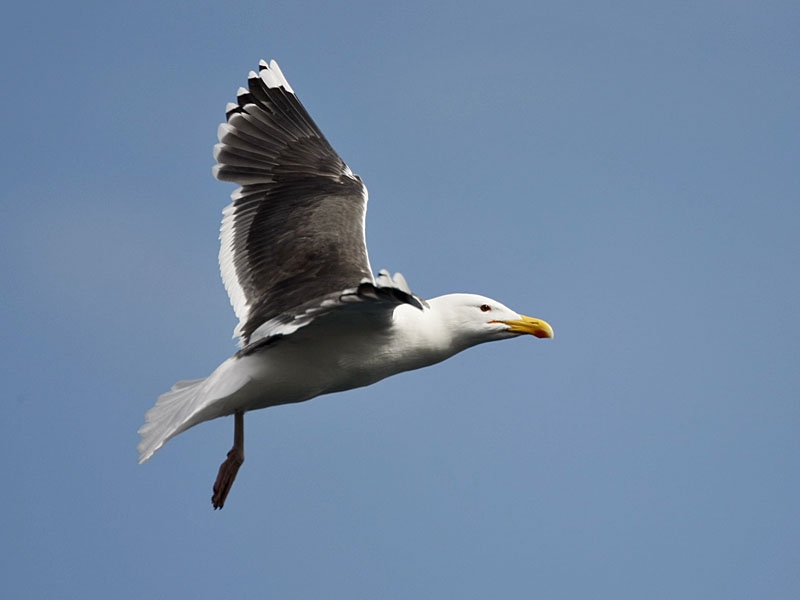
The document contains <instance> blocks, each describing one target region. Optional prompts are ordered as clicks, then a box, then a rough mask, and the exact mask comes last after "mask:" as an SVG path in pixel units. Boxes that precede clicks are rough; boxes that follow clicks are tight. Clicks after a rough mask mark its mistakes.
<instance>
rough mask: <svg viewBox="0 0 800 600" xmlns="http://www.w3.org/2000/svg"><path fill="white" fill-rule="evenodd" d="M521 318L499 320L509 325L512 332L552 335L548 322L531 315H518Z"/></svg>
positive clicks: (539, 335)
mask: <svg viewBox="0 0 800 600" xmlns="http://www.w3.org/2000/svg"><path fill="white" fill-rule="evenodd" d="M520 316H521V317H522V318H521V319H519V320H518V321H517V320H511V321H500V322H501V323H505V324H506V325H508V327H509V331H511V332H512V333H529V334H531V335H533V336H536V337H537V338H552V337H553V336H554V333H553V328H552V327H550V323H548V322H547V321H542V320H541V319H534V318H533V317H526V316H525V315H520Z"/></svg>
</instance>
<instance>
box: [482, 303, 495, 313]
mask: <svg viewBox="0 0 800 600" xmlns="http://www.w3.org/2000/svg"><path fill="white" fill-rule="evenodd" d="M490 310H492V307H491V306H489V305H488V304H481V311H483V312H489V311H490Z"/></svg>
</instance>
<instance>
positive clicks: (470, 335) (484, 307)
mask: <svg viewBox="0 0 800 600" xmlns="http://www.w3.org/2000/svg"><path fill="white" fill-rule="evenodd" d="M429 304H430V305H431V309H432V310H434V311H435V312H436V313H438V318H439V319H440V320H441V323H442V325H443V326H444V327H445V328H446V329H447V330H448V332H449V334H450V336H451V339H452V342H453V345H454V346H456V347H458V350H463V349H466V348H469V347H470V346H474V345H476V344H482V343H483V342H491V341H495V340H504V339H508V338H512V337H517V336H519V335H524V334H529V335H533V336H535V337H538V338H552V337H553V328H552V327H550V325H549V324H548V323H547V322H546V321H542V320H541V319H534V318H532V317H526V316H525V315H521V314H519V313H517V312H515V311H513V310H511V309H510V308H508V307H507V306H504V305H503V304H501V303H500V302H498V301H497V300H492V299H491V298H486V297H485V296H479V295H477V294H448V295H446V296H439V297H438V298H433V299H432V300H430V301H429ZM458 350H456V351H458Z"/></svg>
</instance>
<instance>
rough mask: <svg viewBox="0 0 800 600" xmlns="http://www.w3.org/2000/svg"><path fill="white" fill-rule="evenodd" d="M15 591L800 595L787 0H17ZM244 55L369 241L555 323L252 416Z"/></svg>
mask: <svg viewBox="0 0 800 600" xmlns="http://www.w3.org/2000/svg"><path fill="white" fill-rule="evenodd" d="M2 21H3V22H2V24H0V28H2V48H0V50H2V52H0V61H2V79H3V84H2V91H0V102H2V114H3V134H4V138H5V144H4V151H3V160H2V163H1V164H2V166H0V169H2V175H3V181H4V182H5V183H4V185H3V192H2V216H3V218H2V221H0V270H1V271H0V272H2V278H3V282H4V283H3V286H2V297H1V301H2V311H0V332H2V338H3V341H4V343H3V344H2V349H0V365H2V381H3V384H4V392H3V395H2V403H0V411H2V418H1V419H0V468H1V471H0V476H1V477H2V492H1V493H0V498H2V499H1V500H0V551H2V556H0V596H1V597H3V598H82V599H86V598H103V599H107V598H114V599H127V598H136V599H141V598H173V597H175V598H195V599H204V598H215V599H218V598H265V597H271V598H342V599H345V598H346V599H350V598H547V599H549V600H551V599H559V598H614V599H626V598H631V599H642V598H648V599H652V598H703V599H708V598H720V599H722V598H724V599H726V600H730V599H736V598H771V599H775V598H779V599H783V598H785V599H795V598H799V597H800V517H799V516H798V514H800V513H799V512H798V507H800V374H799V373H798V371H799V369H798V362H799V360H798V359H800V341H799V338H798V329H799V328H800V317H799V316H798V308H800V302H799V301H798V297H799V296H800V281H799V277H798V272H800V269H798V259H799V258H800V234H799V233H798V230H799V229H800V202H799V201H800V135H798V134H800V36H798V31H799V30H800V5H799V4H798V3H797V2H788V1H787V2H770V1H765V2H750V1H748V2H737V1H733V2H731V1H719V2H669V3H665V2H606V3H595V2H570V3H553V2H530V1H529V2H499V3H498V2H496V3H492V4H489V3H486V2H438V3H428V2H404V3H382V4H379V3H376V2H366V1H365V2H349V3H343V4H339V5H337V4H334V3H322V2H303V1H298V0H292V1H286V2H271V3H270V2H238V3H223V2H178V3H172V4H169V3H167V4H165V3H162V2H139V3H135V4H130V3H109V2H97V3H88V2H78V3H62V4H57V3H55V4H54V3H51V2H48V3H44V2H37V1H28V2H22V3H15V4H14V5H12V6H9V7H6V8H5V9H4V17H3V20H2ZM260 58H266V59H269V58H276V59H277V60H278V61H279V62H280V64H281V67H282V69H283V71H284V73H285V74H286V76H287V78H288V79H289V81H290V82H291V84H292V86H293V87H294V89H295V90H296V91H297V93H298V95H299V97H300V98H301V100H302V101H303V103H304V104H305V105H306V107H307V108H308V110H309V112H310V113H311V114H312V116H313V117H314V118H315V120H316V121H317V123H318V124H319V126H320V127H321V128H322V130H323V131H324V132H325V133H326V135H327V137H328V139H329V140H330V141H331V143H332V144H333V146H334V147H335V148H336V149H337V150H338V151H339V153H340V154H341V156H342V157H343V158H344V159H345V161H346V162H347V163H348V164H349V165H350V166H351V167H352V168H353V170H354V171H355V172H357V173H359V174H360V175H361V176H362V177H363V178H364V180H365V182H366V183H367V185H368V187H369V190H370V198H371V204H370V210H369V215H368V241H369V247H370V257H371V260H372V264H373V267H375V268H376V269H377V268H382V267H386V268H389V269H391V270H393V271H401V272H403V273H404V274H405V275H406V276H407V278H408V280H409V282H410V284H411V286H412V288H413V289H414V290H415V291H416V292H417V293H419V294H420V295H422V296H426V297H431V296H436V295H439V294H442V293H447V292H452V291H471V292H479V293H485V294H487V295H490V296H492V297H494V298H497V299H498V300H500V301H502V302H504V303H506V304H508V305H510V306H512V307H514V308H516V309H517V310H519V311H520V312H523V313H525V314H530V315H533V316H537V317H542V318H545V319H547V320H548V321H549V322H550V323H552V324H553V326H554V328H555V331H556V339H555V340H553V341H542V340H535V339H533V338H526V339H518V340H514V341H510V342H504V343H496V344H487V345H484V346H481V347H478V348H475V349H472V350H470V351H468V352H466V353H464V354H462V355H459V356H457V357H455V358H454V359H451V360H450V361H448V362H446V363H443V364H442V365H439V366H437V367H434V368H431V369H427V370H423V371H418V372H414V373H409V374H404V375H401V376H398V377H395V378H392V379H388V380H386V381H383V382H381V383H379V384H377V385H375V386H373V387H370V388H365V389H362V390H356V391H352V392H348V393H345V394H339V395H336V396H328V397H323V398H319V399H316V400H314V401H312V402H308V403H305V404H302V405H297V406H289V407H281V408H276V409H270V410H267V411H261V412H258V413H253V414H251V415H250V416H249V417H248V419H247V436H246V438H247V462H246V463H245V465H244V467H243V470H242V471H241V473H240V475H239V479H238V481H237V483H236V485H235V486H234V488H233V491H232V493H231V496H230V497H229V499H228V503H227V504H226V506H225V509H224V510H222V511H221V512H214V511H212V509H211V504H210V495H211V484H212V482H213V479H214V477H215V475H216V471H217V467H218V466H219V463H220V462H221V461H222V460H223V458H224V457H225V453H226V452H227V450H228V449H229V447H230V444H231V439H232V429H233V423H232V420H231V419H225V420H218V421H215V422H212V423H206V424H203V425H201V426H199V427H197V428H195V429H193V430H191V431H189V432H187V433H185V434H182V435H181V436H179V437H178V438H176V439H174V440H172V441H171V442H169V443H168V444H167V445H166V446H165V447H164V448H163V449H162V450H161V451H160V452H159V453H158V454H157V455H156V456H155V457H154V458H153V460H152V461H151V462H149V463H147V464H145V465H143V466H139V465H137V463H136V450H135V447H136V443H137V440H138V436H137V435H136V430H137V429H138V428H139V426H140V425H141V424H142V421H143V415H144V412H145V411H146V410H147V409H148V408H150V406H152V404H153V403H154V401H155V399H156V397H157V396H158V395H159V394H160V393H162V392H164V391H166V390H167V389H169V387H170V386H171V385H172V383H173V382H174V381H176V380H177V379H182V378H193V377H202V376H205V375H207V374H209V373H210V372H211V371H212V370H213V369H214V368H215V367H216V366H217V364H218V363H220V362H221V361H222V360H224V359H225V358H226V357H227V356H229V355H230V354H231V353H232V352H233V351H234V350H235V345H234V342H233V341H232V340H231V339H230V336H231V332H232V329H233V327H234V325H235V319H234V315H233V311H232V310H231V309H230V306H229V304H228V299H227V296H226V295H225V291H224V289H223V287H222V284H221V282H220V279H219V274H218V268H217V264H216V257H217V247H218V242H217V233H218V227H219V220H220V217H221V210H222V208H223V207H224V206H225V205H226V204H227V203H228V195H229V193H230V192H231V191H232V186H230V185H227V184H222V183H218V182H215V181H214V179H213V178H212V176H211V166H212V164H213V160H212V156H211V149H212V146H213V144H214V143H215V141H216V137H215V134H216V128H217V125H218V123H219V122H220V121H221V120H222V119H223V118H224V107H225V103H226V102H228V101H231V100H233V99H234V98H235V93H236V89H237V87H238V86H240V85H243V84H244V83H245V82H246V77H247V73H248V71H249V70H250V69H254V68H255V67H256V65H257V63H258V60H259V59H260Z"/></svg>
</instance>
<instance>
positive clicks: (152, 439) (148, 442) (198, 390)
mask: <svg viewBox="0 0 800 600" xmlns="http://www.w3.org/2000/svg"><path fill="white" fill-rule="evenodd" d="M247 365H248V361H246V360H241V359H238V358H236V357H235V356H233V357H231V358H229V359H228V360H226V361H225V362H223V363H222V364H221V365H220V366H219V367H217V369H216V371H214V372H213V373H212V374H211V375H209V376H208V377H206V378H205V379H188V380H183V381H179V382H178V383H176V384H175V385H173V386H172V389H171V390H170V391H168V392H167V393H166V394H161V396H159V397H158V400H157V401H156V405H155V406H154V407H153V408H151V409H150V410H148V411H147V414H145V416H144V418H145V424H144V425H142V427H141V429H139V435H141V436H142V439H141V440H140V441H139V445H138V446H137V450H139V462H140V463H143V462H145V461H147V460H149V459H150V457H151V456H153V454H155V452H156V451H157V450H158V449H159V448H161V446H163V445H164V443H165V442H166V441H167V440H169V439H171V438H173V437H175V436H176V435H178V434H179V433H181V432H183V431H186V430H187V429H189V428H190V427H193V426H195V425H197V424H198V423H202V422H203V421H208V420H209V419H216V418H217V417H222V416H224V415H230V414H233V413H234V412H235V411H236V410H240V409H239V407H238V404H237V399H238V398H239V396H238V395H237V393H238V392H240V391H241V390H242V388H243V387H244V386H245V385H246V384H247V383H248V382H249V381H250V379H251V377H250V373H249V371H248V366H247Z"/></svg>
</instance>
